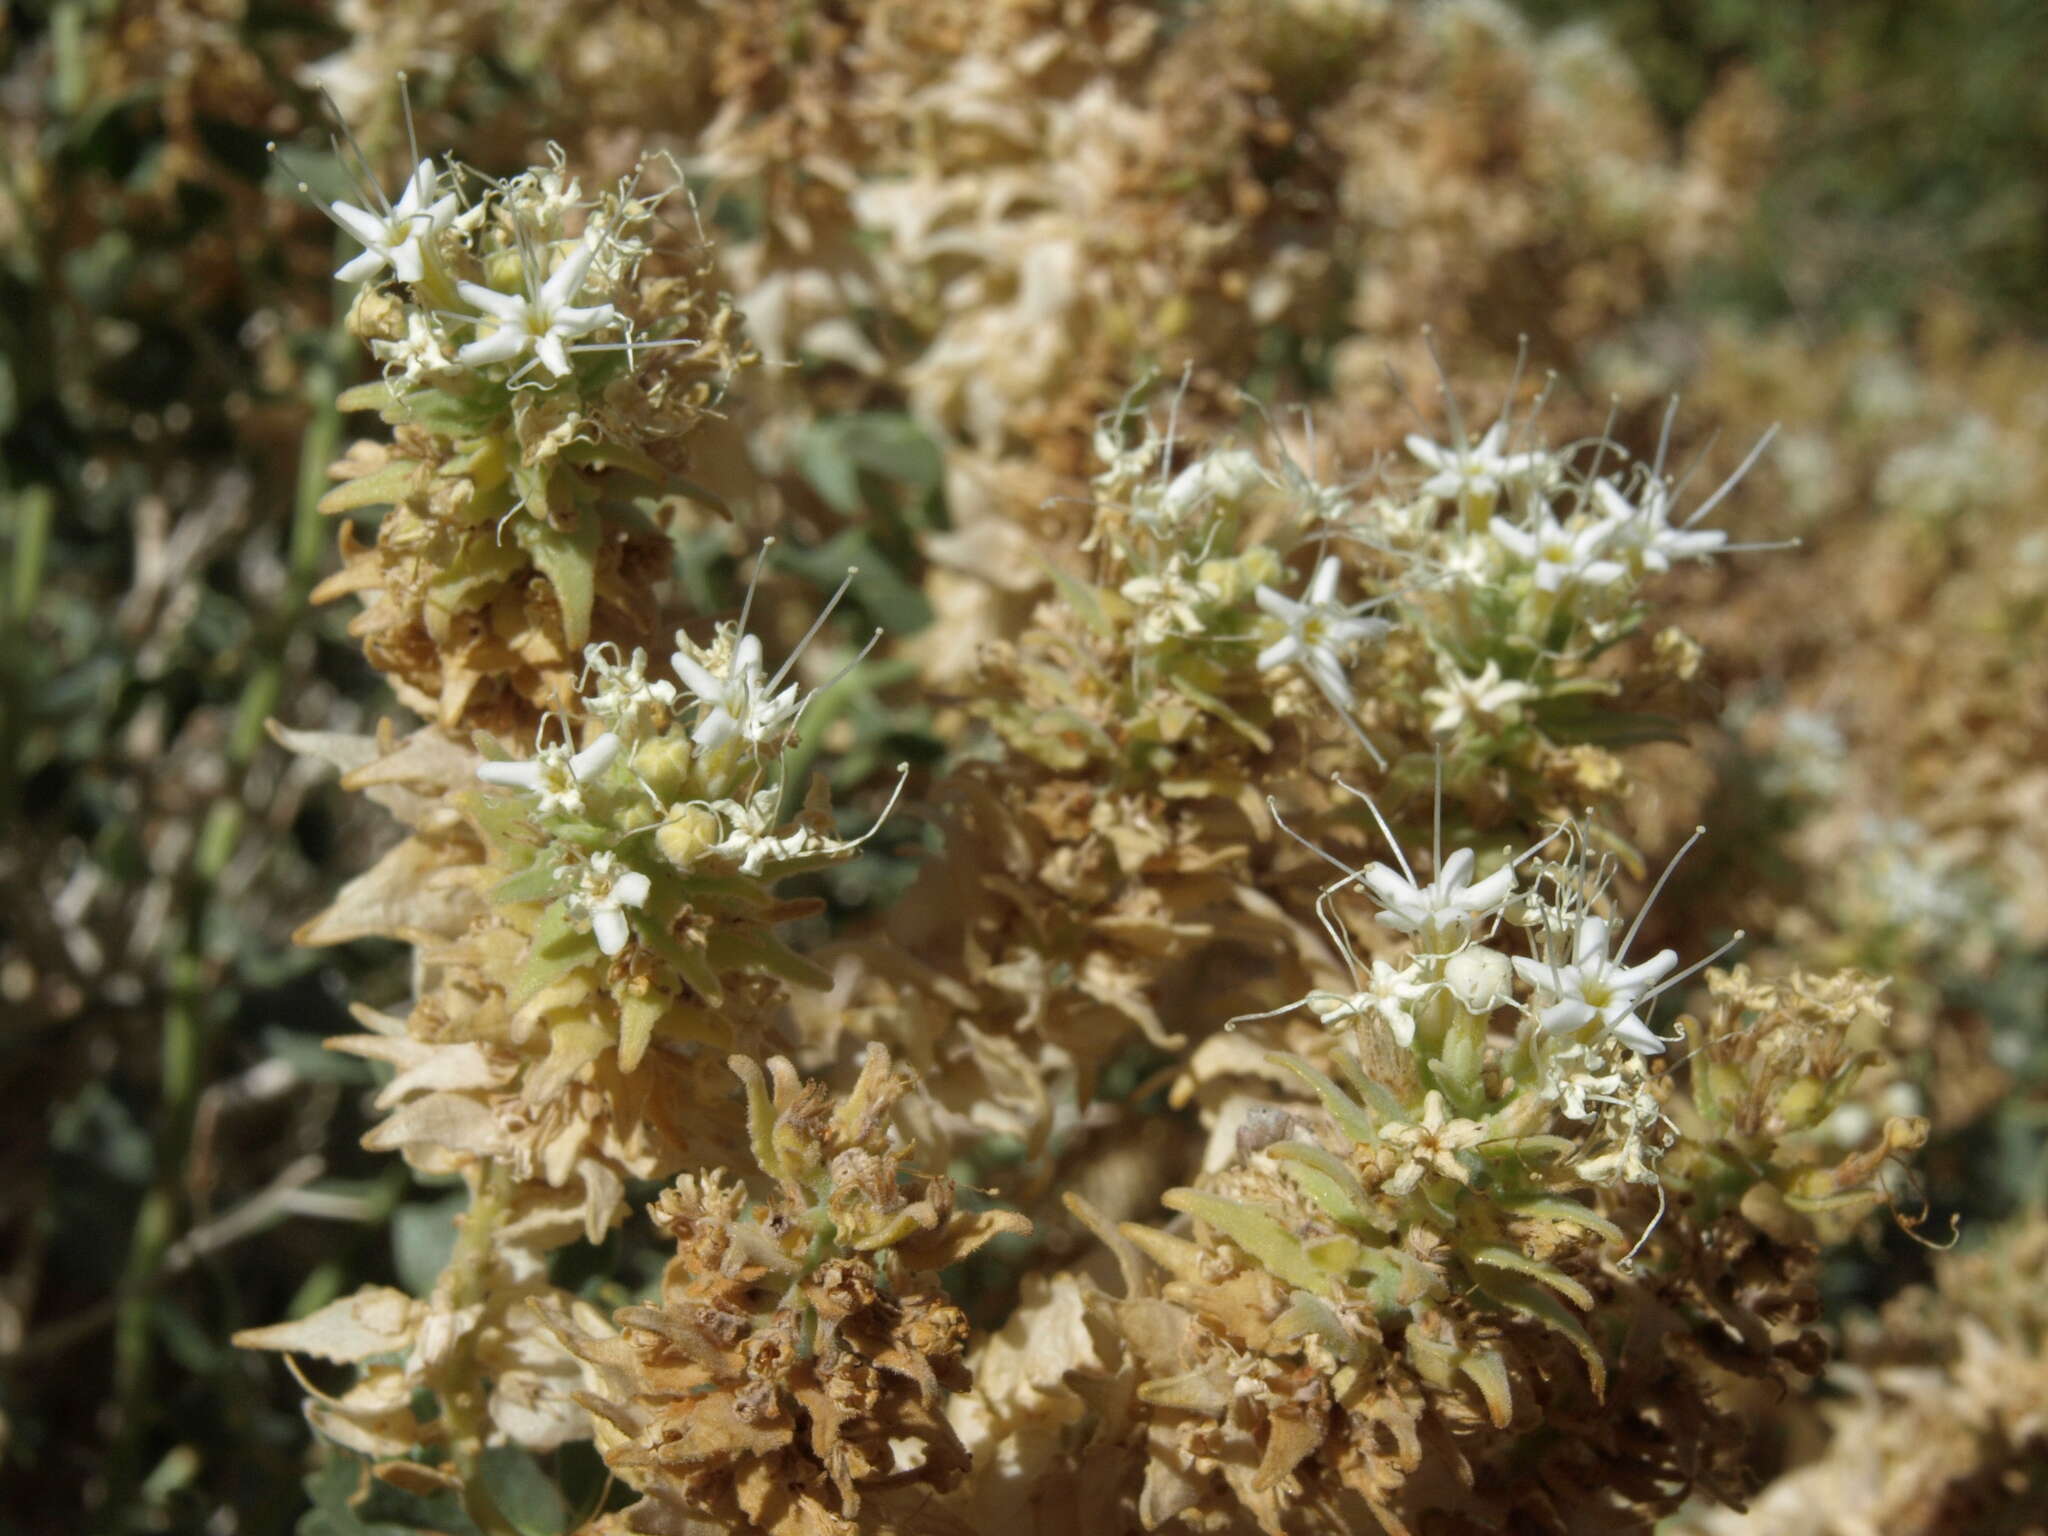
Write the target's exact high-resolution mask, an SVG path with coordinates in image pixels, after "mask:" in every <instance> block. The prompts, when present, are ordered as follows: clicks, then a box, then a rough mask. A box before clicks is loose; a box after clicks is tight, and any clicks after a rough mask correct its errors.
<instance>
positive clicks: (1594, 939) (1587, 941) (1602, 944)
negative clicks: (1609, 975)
mask: <svg viewBox="0 0 2048 1536" xmlns="http://www.w3.org/2000/svg"><path fill="white" fill-rule="evenodd" d="M1572 962H1573V963H1574V964H1575V965H1577V966H1579V967H1580V968H1581V969H1589V968H1591V967H1594V966H1602V965H1605V964H1606V963H1607V919H1606V918H1604V917H1589V918H1587V919H1585V920H1584V921H1583V922H1581V923H1580V924H1579V941H1578V944H1577V946H1576V947H1575V948H1574V949H1573V950H1572Z"/></svg>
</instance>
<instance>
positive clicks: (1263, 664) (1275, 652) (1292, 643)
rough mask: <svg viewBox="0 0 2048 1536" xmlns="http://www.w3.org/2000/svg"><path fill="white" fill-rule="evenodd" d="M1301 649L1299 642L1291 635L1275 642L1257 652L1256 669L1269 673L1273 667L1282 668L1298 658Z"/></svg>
mask: <svg viewBox="0 0 2048 1536" xmlns="http://www.w3.org/2000/svg"><path fill="white" fill-rule="evenodd" d="M1303 649H1304V647H1303V645H1302V643H1301V641H1300V640H1299V639H1297V638H1296V637H1295V636H1293V635H1288V636H1286V637H1284V638H1282V639H1279V640H1275V641H1274V642H1273V643H1272V644H1271V645H1269V646H1267V647H1266V648H1265V649H1264V650H1263V651H1261V652H1259V655H1258V663H1257V665H1258V668H1259V670H1260V671H1261V672H1270V671H1271V670H1272V669H1273V668H1275V667H1283V666H1285V665H1286V664H1287V663H1288V662H1290V661H1292V660H1294V658H1295V657H1297V656H1299V655H1300V654H1301V653H1302V651H1303Z"/></svg>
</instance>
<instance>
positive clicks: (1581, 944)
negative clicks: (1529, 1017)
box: [1515, 917, 1678, 1056]
mask: <svg viewBox="0 0 2048 1536" xmlns="http://www.w3.org/2000/svg"><path fill="white" fill-rule="evenodd" d="M1621 960H1622V957H1621V956H1615V957H1614V958H1612V959H1610V958H1609V957H1608V954H1607V920H1606V919H1605V918H1601V917H1586V918H1584V919H1582V920H1581V921H1580V923H1579V932H1578V941H1577V943H1576V944H1575V945H1574V947H1573V951H1572V958H1571V961H1570V963H1569V964H1565V965H1559V964H1557V963H1556V962H1555V961H1547V960H1534V959H1530V958H1528V957H1526V956H1522V955H1517V956H1516V957H1515V971H1516V973H1517V974H1518V975H1520V976H1521V978H1522V979H1523V980H1524V981H1526V982H1528V983H1529V985H1531V986H1532V987H1534V988H1535V989H1536V1002H1537V1011H1536V1022H1537V1023H1538V1024H1539V1025H1540V1026H1541V1027H1542V1029H1543V1030H1544V1032H1545V1033H1546V1034H1553V1035H1570V1034H1576V1033H1578V1032H1579V1031H1580V1030H1582V1029H1584V1028H1585V1027H1586V1026H1587V1025H1589V1024H1598V1025H1599V1026H1600V1032H1601V1034H1602V1035H1603V1036H1607V1037H1611V1038H1613V1039H1616V1040H1619V1041H1621V1043H1622V1044H1624V1045H1627V1046H1630V1047H1633V1048H1634V1049H1635V1050H1638V1051H1640V1052H1642V1054H1643V1055H1645V1056H1660V1055H1662V1054H1663V1052H1664V1041H1663V1039H1662V1038H1660V1037H1659V1036H1658V1035H1657V1034H1656V1033H1655V1032H1654V1031H1653V1030H1652V1029H1651V1028H1650V1026H1649V1025H1648V1024H1647V1023H1645V1022H1644V1021H1643V1018H1642V1015H1641V1014H1639V1013H1638V1012H1637V1011H1636V1010H1637V1009H1638V1008H1640V1007H1641V1006H1642V1005H1643V1004H1644V1003H1646V1002H1648V1001H1649V1000H1650V999H1652V998H1654V997H1655V996H1656V995H1657V993H1658V992H1660V991H1662V990H1663V989H1662V988H1661V987H1659V986H1657V983H1658V982H1659V981H1662V980H1663V979H1664V978H1665V977H1666V976H1668V975H1670V974H1671V968H1672V967H1673V966H1675V965H1677V964H1678V951H1677V950H1675V949H1664V950H1659V951H1658V952H1657V953H1656V954H1654V955H1652V956H1651V957H1650V958H1649V959H1647V960H1645V961H1644V962H1643V963H1642V964H1641V965H1623V964H1622V963H1621Z"/></svg>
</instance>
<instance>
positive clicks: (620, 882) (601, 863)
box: [557, 853, 652, 955]
mask: <svg viewBox="0 0 2048 1536" xmlns="http://www.w3.org/2000/svg"><path fill="white" fill-rule="evenodd" d="M557 873H558V874H561V875H564V876H566V875H569V874H572V873H573V874H574V875H575V877H576V884H575V885H574V886H573V887H572V888H571V889H570V891H569V892H568V894H567V895H566V896H565V897H564V898H563V901H564V902H565V903H566V905H567V906H568V908H569V914H570V916H572V917H575V918H577V919H579V920H580V921H582V922H586V923H588V924H590V931H591V933H592V934H593V935H595V937H596V939H597V947H598V948H599V949H601V950H603V951H604V952H605V953H606V954H607V955H616V954H617V953H618V952H619V951H620V950H622V949H624V948H625V947H626V940H627V939H628V938H630V937H631V936H632V929H631V926H630V925H629V924H628V922H627V921H626V909H627V908H629V907H640V906H644V905H646V902H647V895H648V892H649V891H650V890H651V889H652V882H650V881H649V880H648V878H647V877H646V876H645V875H643V874H641V873H640V871H638V870H637V869H621V868H620V866H619V861H618V857H617V855H615V854H610V853H595V854H592V855H591V856H590V858H589V859H588V860H587V861H586V862H584V863H582V864H580V865H577V866H574V867H573V868H572V867H570V866H564V867H563V868H562V869H561V870H559V871H557Z"/></svg>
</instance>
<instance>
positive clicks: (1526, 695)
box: [1422, 661, 1536, 736]
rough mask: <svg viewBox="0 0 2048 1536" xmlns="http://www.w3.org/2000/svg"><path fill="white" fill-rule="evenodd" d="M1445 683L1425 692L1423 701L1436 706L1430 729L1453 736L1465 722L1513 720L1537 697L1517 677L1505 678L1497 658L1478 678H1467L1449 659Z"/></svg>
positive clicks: (1488, 664)
mask: <svg viewBox="0 0 2048 1536" xmlns="http://www.w3.org/2000/svg"><path fill="white" fill-rule="evenodd" d="M1443 678H1444V681H1443V686H1442V687H1440V688H1429V689H1425V690H1424V691H1423V695H1422V701H1423V702H1424V703H1425V704H1434V705H1435V706H1436V715H1435V718H1433V719H1432V720H1431V721H1430V722H1429V728H1430V730H1431V731H1432V732H1434V733H1435V734H1436V735H1438V736H1454V735H1456V734H1457V732H1458V729H1459V727H1461V726H1463V725H1464V724H1465V722H1466V721H1468V720H1474V721H1491V720H1512V719H1513V718H1514V715H1515V714H1516V712H1517V706H1518V705H1520V704H1522V703H1523V702H1524V701H1526V700H1528V699H1533V698H1535V697H1536V690H1535V689H1534V688H1532V687H1530V686H1529V684H1527V683H1525V682H1521V681H1519V680H1517V679H1512V678H1503V677H1502V676H1501V673H1500V663H1499V662H1498V661H1489V662H1487V664H1486V666H1485V668H1484V669H1483V670H1482V671H1481V672H1480V674H1479V675H1478V676H1477V677H1468V676H1466V675H1465V673H1463V672H1462V671H1460V670H1459V669H1458V668H1456V667H1455V666H1452V665H1450V664H1449V663H1448V662H1446V663H1445V664H1444V674H1443Z"/></svg>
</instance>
